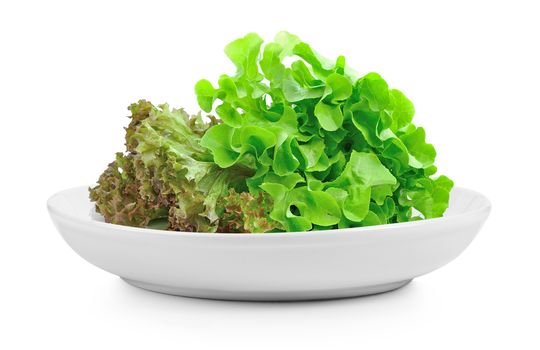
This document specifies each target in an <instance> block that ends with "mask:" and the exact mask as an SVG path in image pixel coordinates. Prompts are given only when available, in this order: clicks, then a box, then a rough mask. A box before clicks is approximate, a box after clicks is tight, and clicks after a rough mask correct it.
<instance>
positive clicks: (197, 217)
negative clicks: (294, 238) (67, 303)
mask: <svg viewBox="0 0 540 350" xmlns="http://www.w3.org/2000/svg"><path fill="white" fill-rule="evenodd" d="M225 53H226V54H227V56H228V57H229V59H230V60H231V61H232V62H233V63H234V65H235V66H236V73H235V74H234V75H232V76H229V75H222V76H221V77H219V79H218V80H217V84H212V83H211V82H210V81H208V80H201V81H199V82H198V83H197V84H196V86H195V92H196V95H197V100H198V103H199V105H200V107H201V108H202V109H203V110H204V111H205V112H208V113H210V112H212V111H214V112H215V113H216V114H217V116H218V117H219V118H215V117H213V116H208V119H209V121H205V120H204V119H203V118H202V117H201V115H200V114H199V115H196V116H188V115H187V114H186V113H185V112H184V111H183V110H175V109H173V110H171V109H169V107H168V106H167V105H160V106H154V105H152V104H150V103H149V102H146V101H139V103H137V104H133V105H131V107H130V110H131V113H132V116H131V123H130V125H129V127H128V128H127V129H126V153H118V154H117V156H116V160H115V161H114V162H113V163H111V164H110V165H109V167H108V168H107V170H106V171H105V172H104V173H103V174H102V175H101V177H100V178H99V181H98V185H97V186H96V187H94V188H92V189H90V197H91V199H92V200H93V201H95V202H96V210H97V211H98V212H99V213H101V214H103V216H104V217H105V220H106V221H107V222H112V223H118V224H124V225H131V226H141V227H147V226H151V227H154V226H155V227H159V226H160V225H161V227H164V228H168V229H170V230H181V231H203V232H273V231H308V230H324V229H332V228H347V227H359V226H370V225H380V224H387V223H397V222H405V221H411V220H419V219H429V218H435V217H440V216H442V215H443V213H444V212H445V210H446V208H447V207H448V200H449V193H450V190H451V188H452V186H453V182H452V181H451V180H450V179H449V178H447V177H446V176H438V177H433V175H434V174H435V173H436V171H437V169H436V167H435V165H434V160H435V149H434V148H433V146H432V145H431V144H429V143H427V142H426V140H425V131H424V129H423V128H421V127H416V126H415V125H414V124H413V123H412V119H413V115H414V107H413V104H412V103H411V102H410V101H409V100H408V99H407V97H405V95H404V94H403V93H402V92H400V91H399V90H395V89H389V88H388V85H387V83H386V81H385V80H384V79H382V78H381V76H380V75H378V74H376V73H369V74H367V75H365V76H363V77H358V74H357V73H356V72H354V71H353V70H352V69H350V68H349V67H348V66H347V65H346V64H345V58H344V57H343V56H340V57H338V58H337V59H336V60H335V61H329V60H328V59H325V58H323V57H322V56H320V55H319V54H318V53H317V52H315V51H314V50H313V49H312V48H311V47H310V46H309V45H308V44H306V43H304V42H302V41H301V40H300V39H299V38H298V37H296V36H294V35H292V34H289V33H287V32H281V33H279V34H278V35H277V36H276V38H275V40H274V42H272V43H268V44H266V45H265V46H263V40H262V39H261V38H260V37H259V36H258V35H257V34H253V33H252V34H248V35H246V36H245V37H243V38H240V39H238V40H235V41H233V42H232V43H230V44H229V45H227V46H226V48H225ZM285 62H292V63H290V64H286V63H285Z"/></svg>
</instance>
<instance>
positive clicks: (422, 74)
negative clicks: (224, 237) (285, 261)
mask: <svg viewBox="0 0 540 350" xmlns="http://www.w3.org/2000/svg"><path fill="white" fill-rule="evenodd" d="M533 5H534V1H530V2H526V1H516V0H513V1H507V2H501V1H489V2H479V1H471V0H470V1H466V2H457V1H452V2H447V3H443V2H434V1H431V2H430V1H426V2H417V1H402V2H387V1H369V2H363V1H355V2H352V1H351V2H350V3H345V2H341V1H336V0H333V1H326V2H321V3H317V2H315V1H310V2H306V3H305V4H300V2H297V1H293V0H289V1H283V2H282V1H266V2H265V1H250V2H248V1H246V2H238V1H221V2H217V3H215V4H212V3H209V2H205V1H189V2H186V3H181V2H180V1H177V2H170V3H165V2H160V1H151V2H147V3H141V2H136V1H129V2H113V1H92V2H87V3H86V4H85V3H83V2H75V1H66V2H59V1H35V2H29V1H12V2H10V1H8V2H5V1H2V2H0V63H1V64H0V102H1V104H0V118H1V119H0V120H1V122H0V123H1V124H0V143H1V147H0V152H1V153H0V164H1V165H0V167H1V170H0V177H1V181H0V188H1V192H0V193H1V197H0V209H1V210H0V217H1V219H2V223H1V225H2V226H0V227H2V228H1V230H0V240H1V244H0V262H1V264H0V268H1V279H0V283H1V284H2V287H1V289H0V293H1V298H0V303H1V305H0V320H1V323H2V325H1V328H0V329H1V331H0V333H1V335H0V347H1V348H3V349H18V348H20V349H38V348H39V349H43V348H54V349H63V348H66V349H69V348H71V349H75V348H77V349H109V348H115V349H124V348H133V349H136V348H153V349H160V348H172V347H174V348H180V349H229V348H230V349H243V348H246V349H248V348H249V349H285V348H296V349H317V348H320V349H338V348H356V349H358V348H367V349H374V348H384V349H396V348H400V349H402V348H405V349H409V348H410V349H469V348H470V349H488V348H489V349H494V348H503V349H511V348H513V349H538V348H539V346H540V334H539V332H538V331H539V329H540V320H539V318H540V316H539V315H540V302H539V298H540V283H539V277H540V273H539V269H540V253H539V250H540V247H539V245H540V238H539V234H540V230H539V229H538V224H537V220H538V217H539V214H540V212H539V209H538V208H539V201H538V198H540V197H539V195H540V191H539V186H540V185H539V176H540V175H539V173H538V169H539V166H538V165H539V162H540V156H539V151H540V146H539V144H538V139H539V137H538V132H539V127H540V122H539V120H540V113H539V101H540V89H539V79H540V68H539V67H540V54H539V39H538V38H539V37H538V35H539V33H540V24H539V19H538V15H539V10H537V9H535V8H534V6H533ZM283 29H286V30H288V31H290V32H292V33H295V34H297V35H299V36H300V37H301V38H303V39H304V40H305V41H307V42H309V43H311V44H312V45H313V46H314V47H315V48H316V49H317V50H318V51H319V52H321V53H323V54H325V55H326V56H329V57H335V56H337V55H338V54H344V55H346V57H347V60H348V63H349V64H350V65H351V66H352V67H354V68H355V69H356V70H358V71H359V72H360V73H367V72H369V71H376V72H379V73H381V74H382V75H383V77H384V78H386V79H387V81H388V82H389V84H390V85H391V86H392V87H396V88H399V89H400V90H402V91H404V92H405V93H406V94H407V95H408V96H409V97H410V98H411V99H412V101H413V102H414V103H415V106H416V110H417V115H416V117H415V121H416V123H417V124H419V125H422V126H424V127H425V128H426V130H427V133H428V140H429V141H430V142H432V143H434V144H435V146H436V148H437V150H438V159H437V164H438V165H439V169H440V170H441V171H442V172H443V173H445V174H447V175H448V176H450V177H451V178H453V179H454V180H455V182H456V184H457V185H460V186H465V187H469V188H473V189H475V190H477V191H480V192H482V193H484V194H486V195H487V196H488V197H490V199H491V200H492V202H493V211H492V213H491V217H490V218H489V219H488V221H487V223H486V225H485V226H484V228H483V229H482V231H481V233H480V235H479V236H478V237H477V239H476V240H475V241H474V242H473V244H472V245H471V246H470V247H469V248H468V249H467V250H466V252H465V253H464V254H463V255H461V256H460V257H459V258H458V259H457V260H455V261H454V262H452V263H451V264H449V265H448V266H446V267H444V268H442V269H440V270H438V271H436V272H434V273H432V274H430V275H427V276H424V277H420V278H418V279H416V280H415V281H414V282H413V283H411V284H410V285H409V286H407V287H405V288H403V289H401V290H399V291H396V292H392V293H388V294H383V295H378V296H372V297H365V298H356V299H346V300H337V301H324V302H304V303H241V302H220V301H208V300H197V299H187V298H181V297H172V296H166V295H160V294H154V293H150V292H145V291H142V290H139V289H136V288H134V287H131V286H128V285H126V284H125V283H123V282H122V281H121V280H120V279H119V278H118V277H116V276H113V275H110V274H108V273H106V272H103V271H101V270H99V269H97V268H95V267H94V266H91V265H90V264H88V263H86V262H85V261H83V260H82V259H81V258H79V257H78V256H77V255H76V254H75V253H74V252H73V251H71V249H70V248H69V247H68V246H67V245H66V244H65V243H64V242H63V241H62V239H61V237H60V236H59V235H58V234H57V232H56V231H55V229H54V227H53V225H52V223H51V221H50V219H49V217H48V214H47V212H46V208H45V201H46V199H47V197H48V196H49V195H51V194H53V193H54V192H56V191H59V190H61V189H64V188H68V187H72V186H78V185H81V184H90V183H93V182H94V181H95V180H96V179H97V176H98V175H99V174H100V172H101V171H102V170H103V169H104V168H105V166H106V165H107V164H108V163H109V162H110V161H111V160H112V158H113V154H114V152H116V151H120V150H122V148H123V130H122V127H123V126H124V125H126V124H127V122H128V120H127V118H125V116H126V115H127V114H128V113H127V110H126V107H127V106H128V105H129V104H130V103H131V102H133V101H136V100H137V99H139V98H147V99H150V100H151V101H153V102H155V103H161V102H165V101H167V102H169V103H170V104H171V105H173V106H176V107H179V106H183V107H186V108H187V109H188V110H189V111H192V112H196V111H197V106H196V103H195V98H194V93H193V85H194V84H195V82H196V81H197V80H198V79H200V78H203V77H204V78H209V79H211V80H214V81H215V80H216V79H217V77H218V76H219V74H221V73H224V72H229V73H232V65H231V64H229V63H228V61H227V59H226V57H225V55H224V54H223V51H222V49H223V47H224V46H225V44H227V43H228V42H229V41H231V40H233V39H235V38H237V37H240V36H243V35H244V34H246V33H247V32H250V31H255V32H258V33H259V34H260V35H261V36H263V37H264V38H266V39H267V40H269V39H271V38H272V37H273V35H274V34H275V33H276V32H278V31H279V30H283Z"/></svg>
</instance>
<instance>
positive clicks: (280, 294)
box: [122, 277, 412, 301]
mask: <svg viewBox="0 0 540 350" xmlns="http://www.w3.org/2000/svg"><path fill="white" fill-rule="evenodd" d="M122 279H123V280H124V281H125V282H127V283H128V284H130V285H132V286H135V287H138V288H142V289H146V290H149V291H152V292H157V293H163V294H171V295H180V296H184V297H191V298H203V299H218V300H237V301H295V300H297V301H299V300H322V299H337V298H351V297H359V296H365V295H373V294H379V293H384V292H390V291H392V290H396V289H399V288H401V287H403V286H405V285H407V284H408V283H409V282H411V281H412V279H410V280H405V281H399V282H392V283H385V284H378V285H373V286H364V287H355V288H341V289H324V290H304V291H268V292H265V291H231V290H212V289H198V288H184V287H175V286H165V285H159V284H153V283H147V282H141V281H135V280H131V279H128V278H124V277H122Z"/></svg>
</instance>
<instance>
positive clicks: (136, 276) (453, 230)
mask: <svg viewBox="0 0 540 350" xmlns="http://www.w3.org/2000/svg"><path fill="white" fill-rule="evenodd" d="M47 204H48V208H49V213H50V215H51V217H52V219H53V221H54V223H55V225H56V227H57V228H58V231H60V233H61V234H62V236H63V237H64V239H65V240H66V242H67V243H68V244H69V245H70V246H71V248H73V250H75V251H76V252H77V253H78V254H79V255H80V256H81V257H83V258H84V259H86V260H87V261H89V262H90V263H92V264H94V265H96V266H98V267H100V268H102V269H103V270H106V271H108V272H111V273H113V274H115V275H118V276H120V277H122V278H123V279H124V280H125V281H126V282H128V283H130V284H132V285H135V286H137V287H141V288H144V289H148V290H152V291H156V292H161V293H168V294H176V295H183V296H190V297H201V298H212V299H233V300H307V299H327V298H339V297H352V296H360V295H367V294H374V293H381V292H386V291H390V290H393V289H397V288H399V287H402V286H404V285H405V284H407V283H408V282H410V281H411V279H413V278H414V277H417V276H420V275H423V274H426V273H428V272H431V271H433V270H435V269H437V268H439V267H441V266H443V265H445V264H446V263H448V262H450V261H451V260H453V259H454V258H455V257H457V256H458V255H459V254H460V253H461V252H462V251H463V250H464V249H465V248H466V247H467V246H468V245H469V243H471V241H472V240H473V238H474V237H475V235H476V234H477V233H478V231H479V230H480V228H481V226H482V224H483V223H484V221H485V220H486V218H487V216H488V214H489V211H490V207H491V205H490V203H489V200H488V199H487V198H486V197H484V196H483V195H481V194H479V193H476V192H474V191H471V190H467V189H463V188H455V189H454V190H453V191H452V193H451V198H450V207H449V209H448V210H447V212H446V214H445V216H444V217H443V218H438V219H430V220H423V221H415V222H407V223H400V224H391V225H380V226H371V227H363V228H351V229H343V230H329V231H315V232H284V233H272V234H210V233H191V232H171V231H160V230H151V229H143V228H133V227H128V226H120V225H113V224H107V223H104V222H103V219H102V218H101V217H100V216H99V215H97V214H95V212H94V205H93V203H91V202H90V201H89V199H88V187H78V188H73V189H69V190H65V191H62V192H60V193H57V194H55V195H53V196H52V197H51V198H50V199H49V201H48V203H47Z"/></svg>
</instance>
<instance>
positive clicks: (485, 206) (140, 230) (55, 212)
mask: <svg viewBox="0 0 540 350" xmlns="http://www.w3.org/2000/svg"><path fill="white" fill-rule="evenodd" d="M89 187H90V186H75V187H71V188H67V189H64V190H62V191H58V192H56V193H54V194H53V195H51V196H50V197H49V198H48V199H47V209H48V211H49V213H50V215H51V216H56V217H60V218H62V219H64V220H67V221H71V222H77V223H79V224H82V225H91V226H95V227H99V228H104V229H108V230H112V229H114V230H117V231H121V232H128V233H129V234H135V233H136V234H145V235H147V234H148V235H152V236H155V235H161V236H167V237H200V238H208V237H212V239H215V238H217V237H227V238H225V239H275V238H276V237H299V236H301V237H311V236H313V237H321V236H328V235H332V236H335V235H336V234H350V233H353V232H354V233H355V234H359V233H363V234H370V233H373V234H377V233H379V232H381V231H383V232H386V231H389V230H390V231H395V230H396V229H398V228H406V227H414V226H418V225H429V224H436V223H443V222H448V221H451V220H456V219H464V218H469V217H471V216H478V215H481V214H482V213H485V214H486V215H487V214H489V212H490V211H491V201H490V200H489V199H488V198H487V197H486V196H485V195H483V194H482V193H480V192H477V191H474V190H471V189H469V188H465V187H461V186H455V187H454V188H453V189H452V190H459V191H464V192H469V193H471V194H472V195H474V196H477V197H479V198H481V199H482V202H483V203H482V205H480V206H479V207H478V208H476V209H473V210H469V211H466V212H463V213H459V214H455V215H452V216H443V217H440V218H432V219H424V220H418V221H407V222H400V223H392V224H384V225H374V226H364V227H349V228H342V229H331V230H318V231H284V232H272V233H269V232H264V233H231V232H219V233H215V232H189V231H167V230H158V229H152V228H144V227H134V226H126V225H119V224H111V223H106V222H101V221H97V220H95V219H93V218H92V217H91V216H90V213H89V215H88V218H87V219H86V218H81V217H79V216H77V215H70V214H69V213H67V212H65V211H61V210H59V209H58V208H57V206H56V205H54V200H55V198H56V197H58V196H61V195H62V194H63V193H66V192H72V191H80V190H82V189H83V188H84V189H88V188H89ZM85 200H87V201H90V200H89V198H88V196H86V197H85ZM246 237H250V238H246ZM256 237H257V238H256ZM265 237H266V238H265ZM272 237H273V238H272Z"/></svg>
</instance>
